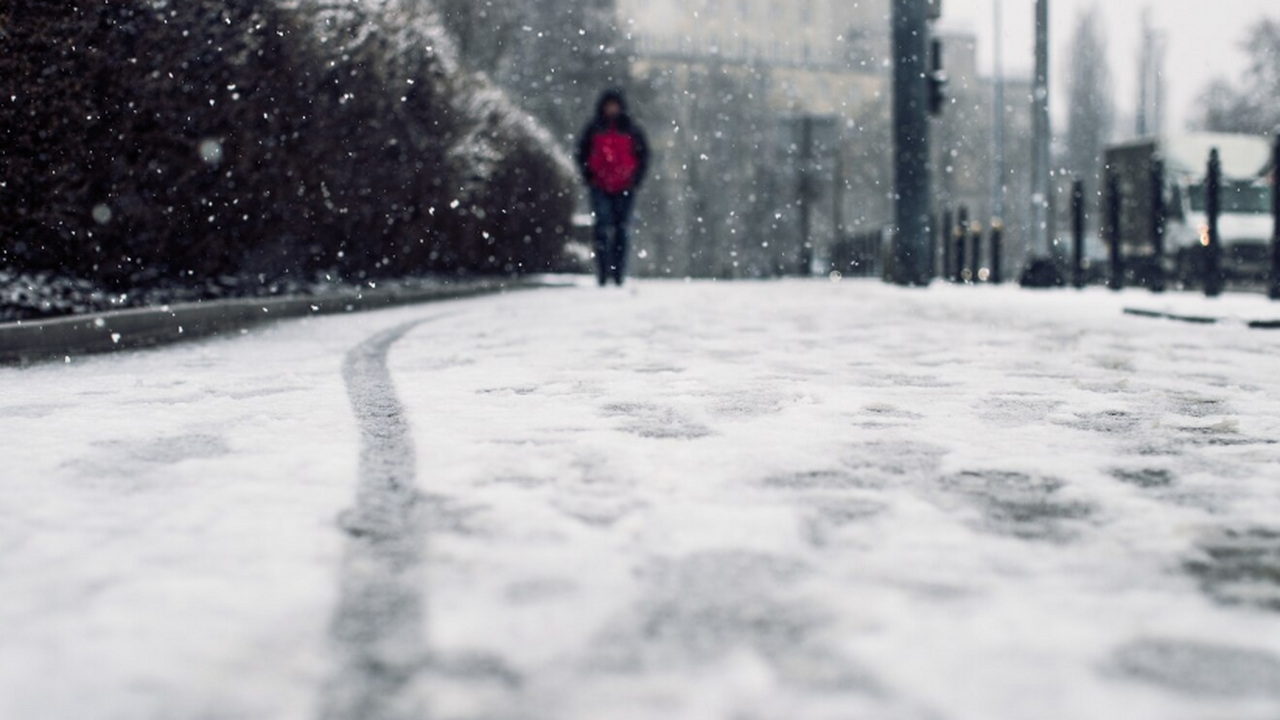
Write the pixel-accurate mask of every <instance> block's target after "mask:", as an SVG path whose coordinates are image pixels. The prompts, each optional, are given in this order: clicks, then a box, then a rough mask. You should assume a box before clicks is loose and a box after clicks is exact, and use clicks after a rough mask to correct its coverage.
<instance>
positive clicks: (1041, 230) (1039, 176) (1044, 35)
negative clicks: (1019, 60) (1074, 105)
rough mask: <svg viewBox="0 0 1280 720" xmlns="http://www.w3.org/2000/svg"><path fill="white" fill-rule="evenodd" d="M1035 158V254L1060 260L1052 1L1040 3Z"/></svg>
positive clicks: (1034, 103) (1040, 0) (1034, 99)
mask: <svg viewBox="0 0 1280 720" xmlns="http://www.w3.org/2000/svg"><path fill="white" fill-rule="evenodd" d="M1032 115H1033V132H1034V144H1035V145H1034V157H1033V158H1032V163H1031V237H1032V245H1033V251H1034V252H1033V254H1034V255H1038V256H1040V257H1041V258H1046V259H1051V260H1057V259H1058V258H1057V256H1056V253H1055V252H1054V249H1053V248H1052V247H1051V246H1050V238H1049V191H1050V189H1049V162H1050V160H1049V143H1050V134H1051V132H1052V127H1051V125H1050V119H1049V0H1036V69H1035V87H1034V89H1033V90H1032Z"/></svg>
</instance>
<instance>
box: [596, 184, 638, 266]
mask: <svg viewBox="0 0 1280 720" xmlns="http://www.w3.org/2000/svg"><path fill="white" fill-rule="evenodd" d="M635 201H636V196H635V193H634V192H624V193H619V194H617V195H613V194H610V193H607V192H605V191H603V190H599V189H596V188H592V189H591V212H592V213H594V214H595V216H596V232H595V245H596V246H595V251H596V261H597V262H598V263H599V268H600V272H599V278H600V285H601V286H603V285H605V284H606V283H608V282H609V280H611V279H612V280H613V281H614V282H616V283H618V284H619V285H621V284H622V280H623V278H625V277H626V275H627V258H628V256H629V254H630V248H629V247H628V242H629V237H628V234H627V225H628V224H629V223H630V222H631V211H632V209H633V208H634V206H635Z"/></svg>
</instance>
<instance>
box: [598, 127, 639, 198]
mask: <svg viewBox="0 0 1280 720" xmlns="http://www.w3.org/2000/svg"><path fill="white" fill-rule="evenodd" d="M587 168H588V169H589V170H590V171H591V179H592V180H593V181H594V184H595V186H596V187H597V188H599V189H601V190H603V191H605V192H607V193H609V194H611V195H617V194H619V193H623V192H626V191H628V190H631V189H632V188H633V187H635V180H636V171H637V170H639V169H640V158H639V157H638V156H637V153H636V139H635V138H634V137H632V136H631V135H630V134H628V133H624V132H619V131H618V130H603V131H601V132H598V133H596V134H595V136H593V137H592V138H591V155H590V156H588V158H587Z"/></svg>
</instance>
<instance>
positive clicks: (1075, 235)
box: [1071, 180, 1085, 288]
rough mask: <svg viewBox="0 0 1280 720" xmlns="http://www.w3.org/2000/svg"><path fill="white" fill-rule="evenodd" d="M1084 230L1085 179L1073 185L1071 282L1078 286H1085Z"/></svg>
mask: <svg viewBox="0 0 1280 720" xmlns="http://www.w3.org/2000/svg"><path fill="white" fill-rule="evenodd" d="M1084 231H1085V228H1084V181H1083V180H1076V181H1075V182H1074V183H1073V184H1072V185H1071V235H1072V241H1073V242H1072V257H1071V284H1072V285H1074V286H1075V287H1076V288H1083V287H1084V286H1085V278H1084Z"/></svg>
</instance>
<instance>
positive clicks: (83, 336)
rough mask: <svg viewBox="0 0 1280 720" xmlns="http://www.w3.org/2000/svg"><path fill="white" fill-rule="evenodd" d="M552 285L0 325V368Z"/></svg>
mask: <svg viewBox="0 0 1280 720" xmlns="http://www.w3.org/2000/svg"><path fill="white" fill-rule="evenodd" d="M544 287H555V286H554V285H550V284H547V283H543V282H537V281H523V280H517V281H481V282H477V283H469V284H467V285H464V286H458V287H447V286H446V287H440V288H433V289H427V290H412V291H407V292H406V291H397V290H381V291H380V290H371V291H369V292H360V293H357V294H353V295H337V296H331V297H296V296H295V297H277V298H242V299H234V300H215V301H211V302H204V303H185V304H180V305H166V306H162V307H159V308H138V309H130V310H118V311H113V312H105V313H95V314H92V315H76V316H73V317H64V318H55V319H52V320H37V321H29V322H18V323H9V324H4V325H0V365H15V364H17V365H26V364H30V363H36V362H45V361H50V360H63V359H69V358H72V357H77V356H81V355H94V354H101V353H111V352H120V351H124V350H138V349H142V348H150V347H156V346H159V345H169V344H173V343H177V342H183V341H187V340H195V339H198V338H205V337H210V336H214V335H219V334H223V333H228V332H240V331H242V330H245V329H247V328H250V327H253V326H256V325H263V324H266V323H271V322H276V321H279V320H287V319H293V318H300V317H314V316H320V315H337V314H341V313H355V312H364V311H369V310H380V309H384V308H390V307H397V306H401V305H414V304H418V303H426V302H438V301H442V300H457V299H461V298H468V297H475V296H478V295H491V294H496V293H503V292H508V291H512V290H528V289H534V288H544Z"/></svg>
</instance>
